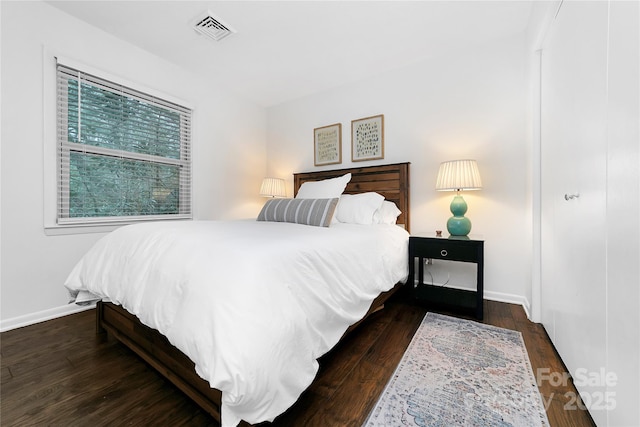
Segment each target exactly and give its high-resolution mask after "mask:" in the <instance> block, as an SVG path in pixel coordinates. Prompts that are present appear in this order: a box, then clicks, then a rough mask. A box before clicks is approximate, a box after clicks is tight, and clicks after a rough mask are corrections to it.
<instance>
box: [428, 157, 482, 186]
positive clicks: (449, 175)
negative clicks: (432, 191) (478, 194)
mask: <svg viewBox="0 0 640 427" xmlns="http://www.w3.org/2000/svg"><path fill="white" fill-rule="evenodd" d="M480 189H482V181H481V180H480V171H479V170H478V164H477V163H476V161H475V160H452V161H449V162H443V163H441V164H440V169H439V170H438V180H437V182H436V190H437V191H457V190H480Z"/></svg>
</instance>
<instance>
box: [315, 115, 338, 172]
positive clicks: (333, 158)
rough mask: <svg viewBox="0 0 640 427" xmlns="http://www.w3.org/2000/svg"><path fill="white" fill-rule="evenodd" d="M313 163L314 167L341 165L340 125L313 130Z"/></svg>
mask: <svg viewBox="0 0 640 427" xmlns="http://www.w3.org/2000/svg"><path fill="white" fill-rule="evenodd" d="M313 148H314V151H313V163H314V165H316V166H322V165H333V164H337V163H342V124H341V123H336V124H334V125H329V126H323V127H320V128H315V129H314V130H313Z"/></svg>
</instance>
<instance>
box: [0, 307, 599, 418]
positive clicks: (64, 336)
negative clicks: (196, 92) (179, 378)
mask: <svg viewBox="0 0 640 427" xmlns="http://www.w3.org/2000/svg"><path fill="white" fill-rule="evenodd" d="M426 312H427V309H426V308H425V307H422V306H417V305H415V304H411V303H410V302H409V301H407V299H406V297H404V296H403V295H399V296H398V297H394V298H393V299H392V300H391V301H390V302H389V303H388V304H387V307H386V308H385V310H383V311H382V312H380V313H378V314H376V315H375V316H373V317H372V318H371V319H369V320H367V321H366V322H365V323H363V324H362V325H361V326H360V327H359V328H358V329H357V330H356V331H354V332H353V333H352V334H351V335H350V336H349V337H348V339H346V340H344V341H343V342H342V343H341V344H339V345H338V346H337V347H336V348H335V349H334V350H332V351H331V352H330V353H329V354H328V355H326V356H324V357H323V358H322V359H321V368H320V372H319V374H318V377H317V378H316V381H315V382H314V383H313V384H312V385H311V387H310V388H309V389H308V390H307V391H306V392H305V393H304V394H303V395H302V396H301V397H300V399H299V400H298V402H297V403H296V404H295V405H294V406H293V407H292V408H291V409H289V411H287V412H286V413H285V414H283V415H281V416H280V417H279V418H277V419H276V420H275V422H274V423H272V424H268V423H265V425H273V426H278V427H279V426H360V425H361V424H362V423H363V422H364V420H365V419H366V417H367V414H368V413H369V411H370V410H371V408H372V407H373V405H374V404H375V402H376V400H377V397H378V395H379V394H380V393H381V392H382V389H383V388H384V386H385V384H386V383H387V381H388V380H389V378H390V377H391V375H392V374H393V371H394V369H395V367H396V365H397V364H398V362H399V361H400V358H401V357H402V354H403V353H404V350H405V349H406V347H407V346H408V344H409V342H410V340H411V337H412V336H413V334H414V332H415V331H416V329H417V327H418V325H419V323H420V321H421V320H422V318H423V317H424V315H425V313H426ZM444 313H446V312H444ZM447 314H452V313H447ZM461 317H465V316H461ZM484 322H485V323H489V324H492V325H495V326H500V327H504V328H508V329H514V330H517V331H520V332H521V333H522V335H523V337H524V341H525V344H526V346H527V350H528V352H529V358H530V360H531V365H532V367H533V370H534V373H535V372H537V369H539V368H540V369H548V370H549V371H548V372H549V373H552V372H557V373H562V372H564V371H565V368H564V366H563V364H562V362H561V360H560V359H559V357H558V356H557V354H556V352H555V350H554V349H553V346H552V345H551V343H550V341H549V338H548V337H547V335H546V333H545V331H544V329H543V328H542V327H541V326H540V325H537V324H534V323H531V322H529V321H528V320H527V318H526V316H525V313H524V311H523V309H522V307H520V306H517V305H513V304H505V303H498V302H491V301H486V302H485V319H484ZM0 346H1V349H2V365H1V366H2V383H1V389H0V390H1V400H2V402H1V412H0V424H1V425H2V426H18V425H19V426H29V425H51V426H88V425H90V426H102V425H110V426H112V425H116V426H121V425H171V426H209V425H214V423H213V422H212V420H211V419H210V418H209V417H208V415H207V414H206V413H205V412H203V411H202V410H200V409H199V408H198V407H197V406H196V405H195V404H194V403H193V402H192V401H191V400H190V399H188V398H187V397H185V396H184V395H183V394H182V393H181V392H180V391H178V390H177V389H176V388H174V387H173V385H171V384H170V383H169V382H167V381H166V380H164V379H163V378H161V377H160V376H159V375H158V374H156V373H155V371H154V370H153V369H152V368H150V367H149V366H148V365H146V364H145V363H144V362H142V361H141V360H140V359H139V358H138V357H137V356H136V355H134V354H133V353H132V352H131V351H129V350H128V349H127V348H125V347H124V346H122V345H120V344H119V343H117V342H116V341H114V340H113V339H112V338H111V337H109V338H107V339H104V338H102V339H101V338H99V337H96V335H95V323H94V311H93V310H90V311H87V312H82V313H78V314H74V315H70V316H66V317H64V318H60V319H55V320H51V321H48V322H45V323H41V324H38V325H33V326H29V327H26V328H21V329H16V330H13V331H7V332H4V333H2V334H0ZM540 392H541V394H542V396H543V400H544V401H545V402H546V403H547V415H548V417H549V421H550V423H551V426H591V425H594V424H593V421H592V420H591V418H590V417H589V415H588V413H587V412H584V411H580V410H578V409H575V410H573V409H569V410H568V409H566V407H565V406H566V405H568V404H571V398H572V396H574V394H571V393H575V389H574V388H573V386H572V384H570V383H569V384H567V385H566V386H560V387H553V386H552V384H550V383H549V381H542V383H541V384H540Z"/></svg>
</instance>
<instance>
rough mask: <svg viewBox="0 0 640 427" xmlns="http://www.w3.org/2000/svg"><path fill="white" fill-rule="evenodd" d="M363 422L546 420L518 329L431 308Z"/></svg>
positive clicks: (452, 423)
mask: <svg viewBox="0 0 640 427" xmlns="http://www.w3.org/2000/svg"><path fill="white" fill-rule="evenodd" d="M365 426H366V427H373V426H384V427H392V426H443V427H444V426H505V427H506V426H549V421H548V420H547V415H546V413H545V410H544V406H543V404H542V398H541V396H540V393H539V392H538V387H537V386H536V380H535V378H534V375H533V370H532V369H531V363H530V362H529V356H528V355H527V350H526V348H525V346H524V341H523V340H522V335H521V334H520V332H517V331H511V330H508V329H502V328H498V327H495V326H490V325H484V324H481V323H477V322H473V321H470V320H464V319H457V318H454V317H449V316H443V315H440V314H435V313H427V315H426V316H425V318H424V319H423V321H422V324H421V325H420V327H419V328H418V331H417V332H416V334H415V336H414V337H413V339H412V341H411V344H409V347H408V348H407V351H406V352H405V354H404V356H403V357H402V360H401V361H400V364H399V365H398V367H397V368H396V371H395V373H394V374H393V377H391V380H389V383H388V384H387V386H386V387H385V390H384V391H383V393H382V395H381V396H380V399H379V400H378V403H377V404H376V406H375V407H374V408H373V411H372V412H371V413H370V414H369V418H368V419H367V421H366V422H365Z"/></svg>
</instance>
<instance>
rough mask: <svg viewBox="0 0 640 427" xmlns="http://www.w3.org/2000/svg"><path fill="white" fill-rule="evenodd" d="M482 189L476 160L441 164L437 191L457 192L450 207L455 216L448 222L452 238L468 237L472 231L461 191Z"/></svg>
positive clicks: (452, 161)
mask: <svg viewBox="0 0 640 427" xmlns="http://www.w3.org/2000/svg"><path fill="white" fill-rule="evenodd" d="M480 189H482V181H481V180H480V172H479V171H478V164H477V163H476V161H475V160H451V161H448V162H443V163H441V164H440V169H439V170H438V179H437V182H436V191H456V195H455V197H454V198H453V200H452V201H451V206H450V209H451V213H452V214H453V216H452V217H451V218H449V219H448V220H447V230H448V231H449V234H451V235H452V236H466V235H467V234H469V232H470V231H471V221H470V220H469V218H467V217H465V216H464V214H465V213H466V212H467V202H465V201H464V199H463V198H462V196H461V195H460V191H463V190H465V191H466V190H480Z"/></svg>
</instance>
